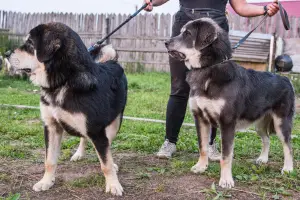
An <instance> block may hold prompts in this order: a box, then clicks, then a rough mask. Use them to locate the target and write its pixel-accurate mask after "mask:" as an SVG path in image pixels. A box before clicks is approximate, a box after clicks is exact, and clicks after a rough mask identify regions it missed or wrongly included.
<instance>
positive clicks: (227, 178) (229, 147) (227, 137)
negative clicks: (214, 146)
mask: <svg viewBox="0 0 300 200" xmlns="http://www.w3.org/2000/svg"><path fill="white" fill-rule="evenodd" d="M234 134H235V125H234V124H233V123H229V124H226V125H222V124H221V137H222V157H221V160H220V165H221V178H220V181H219V186H221V187H222V188H232V187H234V181H233V178H232V158H233V147H234Z"/></svg>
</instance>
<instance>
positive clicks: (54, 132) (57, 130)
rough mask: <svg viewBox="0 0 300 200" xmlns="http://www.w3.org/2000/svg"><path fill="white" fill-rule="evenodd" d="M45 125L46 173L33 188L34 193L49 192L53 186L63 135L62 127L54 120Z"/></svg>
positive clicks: (49, 119)
mask: <svg viewBox="0 0 300 200" xmlns="http://www.w3.org/2000/svg"><path fill="white" fill-rule="evenodd" d="M44 123H45V125H44V134H45V143H46V156H45V173H44V176H43V178H42V179H41V180H40V181H39V182H38V183H36V184H35V185H34V186H33V190H34V191H42V190H48V189H49V188H50V187H51V186H53V184H54V181H55V170H56V167H57V160H58V156H59V152H60V146H61V138H62V133H63V129H62V127H61V126H60V125H59V124H58V123H57V122H56V121H55V120H54V119H53V118H48V119H46V120H44Z"/></svg>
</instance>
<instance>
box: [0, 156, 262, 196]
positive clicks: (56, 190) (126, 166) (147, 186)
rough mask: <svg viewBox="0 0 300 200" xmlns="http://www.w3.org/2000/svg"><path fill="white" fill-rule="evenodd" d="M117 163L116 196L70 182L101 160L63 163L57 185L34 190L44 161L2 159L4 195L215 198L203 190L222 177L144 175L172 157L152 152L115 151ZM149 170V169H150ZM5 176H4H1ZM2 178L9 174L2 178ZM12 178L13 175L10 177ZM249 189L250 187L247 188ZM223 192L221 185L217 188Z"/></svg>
mask: <svg viewBox="0 0 300 200" xmlns="http://www.w3.org/2000/svg"><path fill="white" fill-rule="evenodd" d="M114 158H115V162H116V163H117V164H118V165H119V173H118V176H119V180H120V182H121V184H122V186H123V188H124V191H125V193H124V196H123V197H114V196H112V195H110V194H106V193H105V191H104V187H95V186H91V187H85V188H78V187H71V186H70V185H69V184H67V183H68V182H70V181H73V180H75V179H78V178H84V177H88V176H90V175H93V174H94V175H96V174H97V173H101V170H100V166H99V164H98V163H96V162H93V163H89V162H86V161H80V162H77V163H73V162H70V161H63V162H60V164H59V165H58V169H57V173H56V182H55V185H54V186H53V187H52V188H51V189H50V190H48V191H44V192H34V191H33V190H32V186H33V185H34V184H35V183H36V182H37V181H39V180H40V179H41V178H42V176H43V172H44V164H43V163H42V162H40V163H33V162H30V161H25V160H17V161H16V160H4V159H2V160H1V159H0V162H1V165H0V197H5V196H7V195H9V193H13V194H14V193H20V194H21V198H28V199H47V200H52V199H53V200H54V199H70V200H71V199H72V200H73V199H125V200H133V199H138V200H144V199H149V200H160V199H172V200H173V199H175V200H187V199H191V200H194V199H199V200H202V199H212V198H213V197H214V196H207V195H208V194H207V193H204V192H201V190H203V189H209V188H210V187H211V184H212V183H213V182H215V183H217V181H218V180H216V179H210V178H207V177H206V176H204V175H195V174H192V173H184V174H180V173H179V174H178V175H164V174H163V175H161V174H159V173H157V172H149V173H150V176H146V177H142V178H141V177H140V176H138V175H137V174H138V172H139V170H141V169H144V171H145V169H146V168H149V167H152V168H155V167H165V166H167V165H168V162H169V161H168V160H161V159H157V158H155V157H154V156H152V155H146V156H145V155H140V154H135V153H119V154H114ZM147 173H148V171H147ZM1 175H2V176H1ZM1 177H5V178H2V179H1ZM7 177H9V178H7ZM239 189H240V190H243V191H249V188H246V189H243V188H239ZM217 190H218V191H220V188H217ZM229 193H230V194H231V195H232V197H231V199H247V200H256V199H260V198H259V197H258V196H257V195H255V194H251V192H250V193H245V192H240V191H236V190H235V191H233V190H231V191H230V192H229Z"/></svg>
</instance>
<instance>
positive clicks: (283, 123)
mask: <svg viewBox="0 0 300 200" xmlns="http://www.w3.org/2000/svg"><path fill="white" fill-rule="evenodd" d="M273 120H274V128H275V131H276V134H277V136H278V137H279V139H280V141H281V143H282V146H283V152H284V165H283V168H282V171H281V173H285V172H291V171H293V155H292V146H291V132H292V116H291V117H283V118H282V117H279V116H278V115H276V114H273Z"/></svg>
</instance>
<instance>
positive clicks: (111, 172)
mask: <svg viewBox="0 0 300 200" xmlns="http://www.w3.org/2000/svg"><path fill="white" fill-rule="evenodd" d="M119 124H120V117H119V116H118V117H117V118H116V119H115V120H114V121H113V122H112V123H111V124H110V125H109V126H107V127H106V128H105V129H103V130H102V132H101V133H97V134H91V135H90V137H91V140H92V142H93V144H94V146H95V148H96V151H97V154H98V157H99V160H100V163H101V169H102V171H103V174H104V176H105V181H106V192H111V193H112V194H113V195H117V196H121V195H122V193H123V188H122V186H121V184H120V182H119V180H118V176H117V171H118V166H117V165H115V164H114V162H113V158H112V153H111V149H110V147H111V142H112V140H113V138H114V137H115V136H116V134H117V132H118V129H119Z"/></svg>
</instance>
